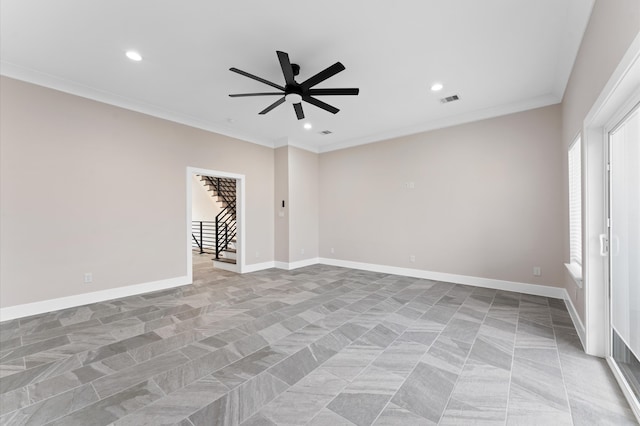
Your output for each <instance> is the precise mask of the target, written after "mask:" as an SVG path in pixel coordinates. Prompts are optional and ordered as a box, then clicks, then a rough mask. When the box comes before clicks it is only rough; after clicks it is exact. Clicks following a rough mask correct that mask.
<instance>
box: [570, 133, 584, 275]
mask: <svg viewBox="0 0 640 426" xmlns="http://www.w3.org/2000/svg"><path fill="white" fill-rule="evenodd" d="M580 145H581V143H580V138H578V139H577V140H576V141H575V142H574V143H573V144H572V145H571V147H570V148H569V257H570V259H569V262H570V263H577V264H579V265H582V191H581V176H582V173H581V165H580V157H581V156H580Z"/></svg>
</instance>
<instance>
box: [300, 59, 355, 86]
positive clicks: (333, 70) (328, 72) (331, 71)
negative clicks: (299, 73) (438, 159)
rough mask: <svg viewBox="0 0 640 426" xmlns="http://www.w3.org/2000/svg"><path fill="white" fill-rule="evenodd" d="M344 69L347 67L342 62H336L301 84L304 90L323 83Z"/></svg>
mask: <svg viewBox="0 0 640 426" xmlns="http://www.w3.org/2000/svg"><path fill="white" fill-rule="evenodd" d="M344 69H345V68H344V65H342V64H341V63H340V62H336V63H335V64H333V65H331V66H330V67H328V68H325V69H324V70H322V71H320V72H319V73H318V74H316V75H314V76H313V77H310V78H308V79H307V80H306V81H304V82H303V83H302V84H301V85H300V86H302V89H303V90H307V89H309V88H310V87H313V86H315V85H316V84H319V83H322V82H323V81H325V80H326V79H328V78H329V77H333V76H334V75H336V74H338V73H339V72H340V71H344Z"/></svg>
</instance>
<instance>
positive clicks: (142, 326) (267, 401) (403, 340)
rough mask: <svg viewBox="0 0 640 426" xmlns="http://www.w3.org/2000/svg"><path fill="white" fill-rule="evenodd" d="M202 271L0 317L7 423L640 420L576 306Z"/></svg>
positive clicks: (294, 275) (316, 276)
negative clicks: (593, 352)
mask: <svg viewBox="0 0 640 426" xmlns="http://www.w3.org/2000/svg"><path fill="white" fill-rule="evenodd" d="M205 259H206V258H205ZM196 263H197V265H196V267H195V274H194V278H195V282H194V285H192V286H186V287H181V288H178V289H172V290H167V291H161V292H156V293H150V294H144V295H139V296H133V297H127V298H123V299H118V300H113V301H110V302H104V303H97V304H93V305H88V306H83V307H79V308H74V309H68V310H64V311H58V312H51V313H48V314H44V315H38V316H35V317H30V318H24V319H21V320H15V321H9V322H4V323H2V324H0V333H1V334H0V338H1V345H0V377H1V379H0V410H1V411H0V424H3V425H5V424H7V425H13V424H55V425H83V426H86V425H107V424H113V425H136V426H138V425H165V424H166V425H168V424H178V425H183V426H193V425H218V424H220V425H235V424H242V425H247V426H248V425H251V426H257V425H261V426H262V425H316V426H317V425H330V426H339V425H349V426H351V425H403V426H404V425H432V424H442V425H450V424H458V425H468V424H490V425H494V424H495V425H504V424H509V425H512V424H513V425H519V424H524V425H564V424H579V425H605V424H611V425H624V424H635V422H634V420H633V416H632V414H631V411H630V409H629V407H628V405H627V404H626V402H625V401H624V398H623V397H622V395H621V393H620V391H619V390H618V388H617V385H616V383H615V381H614V379H613V377H612V376H611V374H610V373H609V371H608V368H607V366H606V364H605V362H604V361H603V360H601V359H598V358H593V357H589V356H587V355H585V354H584V353H583V352H582V351H581V349H580V345H579V341H578V338H577V336H576V333H575V330H574V329H573V327H572V324H571V320H570V318H569V315H568V313H567V311H566V308H565V306H564V304H563V302H562V301H559V300H554V299H547V298H544V297H537V296H528V295H522V294H517V293H509V292H504V291H496V290H489V289H483V288H474V287H469V286H464V285H454V284H449V283H443V282H434V281H429V280H421V279H414V278H407V277H402V276H395V275H387V274H379V273H371V272H363V271H358V270H352V269H345V268H337V267H330V266H320V265H317V266H311V267H307V268H302V269H298V270H294V271H288V272H287V271H282V270H276V269H271V270H267V271H262V272H258V273H252V274H247V275H243V276H240V275H235V274H232V273H227V272H212V271H211V268H210V267H209V262H206V263H202V262H196Z"/></svg>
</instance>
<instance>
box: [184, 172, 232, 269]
mask: <svg viewBox="0 0 640 426" xmlns="http://www.w3.org/2000/svg"><path fill="white" fill-rule="evenodd" d="M200 180H201V181H202V183H203V184H204V185H205V187H207V190H208V191H210V192H211V195H212V197H214V199H215V200H216V202H217V203H218V204H219V205H220V206H221V210H220V213H218V214H217V215H216V219H215V221H212V222H208V223H207V224H205V225H204V226H205V227H206V228H207V227H208V234H209V235H210V241H211V245H210V247H211V251H212V254H215V258H214V265H215V264H216V262H219V264H220V263H222V264H231V265H235V264H236V235H237V233H238V227H237V223H236V181H235V179H228V178H218V177H211V176H200ZM198 223H200V222H198ZM200 226H203V225H200ZM193 229H194V231H193V233H192V235H193V240H194V241H195V243H196V244H197V248H199V249H200V252H201V253H202V252H205V251H204V248H205V247H206V238H205V239H204V241H203V239H202V237H201V238H200V244H198V233H197V225H196V224H195V223H194V224H193ZM194 248H196V247H194Z"/></svg>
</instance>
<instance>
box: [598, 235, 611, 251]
mask: <svg viewBox="0 0 640 426" xmlns="http://www.w3.org/2000/svg"><path fill="white" fill-rule="evenodd" d="M608 254H609V239H608V238H607V234H600V256H606V255H608Z"/></svg>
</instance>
